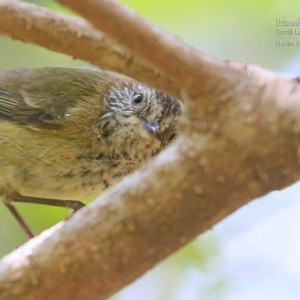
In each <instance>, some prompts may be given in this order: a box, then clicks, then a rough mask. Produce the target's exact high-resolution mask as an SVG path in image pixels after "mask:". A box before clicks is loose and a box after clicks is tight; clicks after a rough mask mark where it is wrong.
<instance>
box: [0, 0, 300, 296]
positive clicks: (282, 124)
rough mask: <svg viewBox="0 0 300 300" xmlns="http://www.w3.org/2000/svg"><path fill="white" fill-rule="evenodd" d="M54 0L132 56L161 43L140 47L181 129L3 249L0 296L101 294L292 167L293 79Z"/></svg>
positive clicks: (295, 151)
mask: <svg viewBox="0 0 300 300" xmlns="http://www.w3.org/2000/svg"><path fill="white" fill-rule="evenodd" d="M2 2H3V1H2ZM9 2H11V1H9ZM61 2H63V3H65V4H66V3H68V5H70V7H72V8H73V9H76V11H78V12H79V13H82V15H84V17H86V18H87V19H88V20H90V21H91V22H93V23H94V24H95V26H98V27H99V28H101V29H102V31H103V32H106V31H107V33H109V34H110V35H111V36H113V37H114V38H115V40H117V41H120V42H121V41H122V42H123V43H124V44H125V45H126V46H127V47H128V48H129V47H131V46H132V47H131V50H132V51H133V52H136V53H138V54H139V55H143V53H144V52H143V47H144V48H145V49H146V48H147V47H149V45H153V44H155V41H157V40H159V41H160V42H159V45H160V48H159V49H160V53H159V54H158V53H154V51H152V52H153V54H151V52H147V51H146V52H145V59H147V60H148V63H149V62H150V61H151V63H152V64H153V66H155V67H157V68H159V69H161V70H164V72H165V74H169V76H170V78H172V80H171V81H172V82H181V85H180V87H181V88H182V89H183V91H184V92H183V95H184V97H185V112H184V115H183V117H182V118H181V121H180V133H181V135H180V137H179V138H178V139H177V140H176V141H175V142H174V143H173V145H171V146H170V147H169V148H168V149H166V150H165V151H164V152H162V153H161V154H160V155H158V156H157V157H156V158H155V159H154V160H152V161H151V162H149V163H148V164H147V165H145V166H144V167H143V168H141V169H140V170H138V171H136V172H135V173H134V174H132V175H130V176H128V177H127V178H126V179H125V180H123V181H122V182H121V183H119V184H118V185H116V186H115V187H113V188H112V189H111V190H110V191H109V192H108V193H106V194H105V195H104V196H102V197H100V198H99V199H98V200H96V201H94V202H93V203H92V204H91V205H89V206H88V207H86V208H84V209H82V210H81V211H79V212H77V213H76V214H75V215H74V216H72V217H71V218H70V219H68V220H67V221H65V222H63V223H61V224H59V225H57V226H56V227H55V228H52V229H50V230H48V231H46V232H44V233H43V234H41V235H40V236H38V237H36V238H35V239H33V240H31V241H29V242H28V243H27V244H26V245H24V246H22V247H20V248H19V249H17V250H15V251H14V252H13V253H12V254H10V255H8V256H6V257H5V258H4V259H3V260H2V261H1V262H0V299H1V300H10V299H16V300H18V299H22V300H29V299H58V300H59V299H75V300H76V299H86V300H89V299H106V298H107V297H108V296H109V295H111V294H113V293H115V292H116V291H118V290H119V289H120V288H122V287H124V286H125V285H126V284H128V283H130V282H132V281H133V280H134V279H136V278H137V277H138V276H140V275H141V274H143V273H144V272H146V271H147V270H149V269H150V268H152V267H153V266H155V265H156V264H157V263H159V262H160V261H161V260H163V259H164V258H166V257H167V256H168V255H170V254H171V253H173V252H175V251H176V250H177V249H179V248H180V247H181V246H183V245H185V244H186V243H188V242H189V241H191V240H193V239H194V238H195V237H196V236H197V235H199V234H200V233H202V232H204V231H206V230H207V229H208V228H211V227H212V226H213V225H214V224H216V222H218V221H220V220H222V219H223V218H224V217H226V216H228V215H229V214H230V213H232V212H233V211H235V210H236V209H237V208H239V207H241V206H242V205H244V204H246V203H248V202H249V201H251V200H252V199H254V198H257V197H259V196H262V195H264V194H266V193H267V192H270V191H273V190H276V189H281V188H284V187H286V186H288V185H290V184H292V183H293V182H295V181H296V180H297V179H298V178H299V175H300V168H299V155H300V150H299V149H300V147H299V138H298V136H299V130H300V122H299V120H300V107H299V106H300V101H299V97H300V91H299V82H298V81H299V80H298V79H293V78H287V77H284V76H281V75H279V74H276V73H273V72H270V71H267V70H265V69H263V68H261V67H258V66H253V65H249V64H245V63H241V62H239V63H238V62H221V61H217V60H214V59H212V58H208V57H206V56H204V55H202V54H201V53H199V52H197V51H196V50H194V49H191V48H189V47H188V46H187V45H184V44H182V43H181V42H180V41H179V40H176V39H173V38H170V37H169V35H167V34H166V33H163V32H161V31H159V30H158V29H157V28H153V27H152V26H151V25H149V24H148V23H145V24H147V25H145V24H144V21H143V20H142V19H140V18H136V16H135V17H134V19H135V20H136V22H138V23H137V24H135V26H131V25H130V24H131V23H130V22H131V21H130V12H128V11H127V10H123V9H124V8H122V7H121V6H120V4H117V3H115V2H113V1H104V0H103V1H92V0H88V1H84V2H83V1H71V0H61ZM81 5H82V6H81ZM92 5H95V6H92ZM101 5H111V6H109V7H110V8H111V9H113V10H114V11H116V12H117V13H116V14H114V13H113V12H112V14H110V15H109V20H110V22H108V23H112V24H114V22H120V23H118V24H119V26H121V27H122V28H124V27H128V28H129V29H130V33H131V35H132V36H133V37H134V36H136V37H138V39H139V40H140V41H144V42H142V43H140V45H139V46H136V44H137V43H132V42H131V43H128V44H126V43H127V42H126V41H125V40H126V39H125V37H126V35H127V34H128V33H127V32H126V31H125V29H124V30H123V31H122V32H121V33H119V32H118V30H114V29H113V25H111V27H109V25H107V24H106V23H107V22H104V23H101V24H100V23H97V22H96V21H95V20H94V16H95V15H97V16H98V18H99V19H101V18H103V17H104V15H101V13H106V14H108V13H109V12H110V11H109V9H110V8H107V7H106V8H105V7H102V6H101ZM86 7H89V8H90V9H89V10H86ZM107 9H108V11H107ZM120 10H121V12H122V14H121V15H119V14H120ZM117 17H118V18H119V19H118V21H117V20H116V18H117ZM106 18H108V15H106ZM124 18H125V19H124ZM126 18H129V19H126ZM137 25H138V26H137ZM144 25H145V26H146V27H145V26H144ZM143 27H144V30H141V28H143ZM107 28H108V29H107ZM152 30H153V32H154V33H155V34H151V32H152ZM147 34H148V35H147ZM122 35H124V36H122ZM158 36H159V37H158ZM143 38H144V39H145V40H143ZM151 38H153V39H154V40H152V39H151ZM29 40H30V37H29V38H28V41H29ZM62 43H63V41H62ZM147 43H148V45H147ZM145 49H144V50H145ZM87 51H89V50H88V49H87ZM172 53H173V54H172ZM164 59H165V60H168V62H164ZM178 69H180V70H185V71H184V72H183V71H182V72H181V71H180V72H176V70H178ZM156 80H158V79H157V78H154V79H152V83H153V85H155V86H156V84H157V86H158V85H159V83H156ZM146 82H147V83H150V81H149V82H148V81H146ZM197 83H198V84H197ZM171 90H172V88H171ZM173 92H174V94H176V92H175V88H174V90H173Z"/></svg>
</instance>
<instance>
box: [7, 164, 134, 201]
mask: <svg viewBox="0 0 300 300" xmlns="http://www.w3.org/2000/svg"><path fill="white" fill-rule="evenodd" d="M135 168H136V166H134V165H133V164H132V165H130V164H129V165H128V164H127V166H126V167H125V168H124V166H121V165H119V164H118V165H112V164H107V163H103V161H97V160H94V161H88V162H84V163H82V162H80V163H73V164H64V165H62V164H57V163H56V164H52V165H49V164H47V165H43V164H42V163H40V164H39V166H38V167H37V168H35V169H26V168H24V167H20V168H19V169H18V170H17V171H16V172H15V176H14V177H13V178H12V179H11V180H10V182H9V185H10V186H11V187H12V189H13V191H14V192H18V193H19V194H21V195H23V196H31V197H37V198H48V199H61V200H79V199H83V198H85V197H88V196H92V195H97V194H99V193H100V192H101V191H103V190H104V189H106V188H107V187H109V186H111V185H113V184H115V183H117V182H118V181H120V180H121V179H122V178H123V177H124V176H126V175H127V174H128V173H130V172H131V171H132V170H134V169H135Z"/></svg>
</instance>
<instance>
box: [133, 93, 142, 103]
mask: <svg viewBox="0 0 300 300" xmlns="http://www.w3.org/2000/svg"><path fill="white" fill-rule="evenodd" d="M143 99H144V97H143V95H142V94H138V95H135V96H134V97H133V103H134V104H139V103H141V102H142V101H143Z"/></svg>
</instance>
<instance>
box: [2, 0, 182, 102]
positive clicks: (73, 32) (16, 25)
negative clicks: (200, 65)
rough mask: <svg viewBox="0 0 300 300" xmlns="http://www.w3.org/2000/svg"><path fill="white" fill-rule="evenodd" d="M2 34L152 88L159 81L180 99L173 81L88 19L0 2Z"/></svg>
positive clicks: (159, 85) (160, 86) (12, 1)
mask: <svg viewBox="0 0 300 300" xmlns="http://www.w3.org/2000/svg"><path fill="white" fill-rule="evenodd" d="M0 34H2V35H4V36H7V37H11V38H13V39H18V40H21V41H23V42H26V43H32V44H36V45H39V46H42V47H46V48H47V49H50V50H53V51H56V52H60V53H64V54H67V55H70V56H72V57H74V58H79V59H82V60H85V61H87V62H90V63H92V64H94V65H96V66H99V67H101V68H103V69H109V70H112V71H116V72H119V73H123V74H125V75H128V76H130V77H135V78H137V79H138V80H140V81H145V82H147V83H148V84H149V85H151V82H155V83H156V88H158V89H164V90H167V91H169V92H170V93H172V94H173V95H175V96H179V89H178V87H177V85H176V84H174V82H172V80H170V79H168V78H167V77H166V76H165V75H164V74H162V73H160V72H158V71H157V70H155V69H154V68H153V67H151V66H149V64H147V63H145V62H144V61H143V60H142V59H139V58H137V57H136V56H134V55H133V54H132V53H131V52H130V51H128V50H125V48H124V47H121V46H120V45H117V44H116V43H114V42H113V41H112V40H110V39H109V38H107V37H105V36H104V35H103V34H102V33H101V32H100V31H98V30H96V29H95V28H93V26H91V25H90V24H89V23H88V22H87V21H85V20H84V19H81V18H75V17H68V16H66V15H63V14H60V13H56V12H53V11H51V10H49V9H46V8H42V7H39V6H37V5H34V4H30V3H26V2H21V1H16V0H0ZM153 78H156V79H155V80H154V79H153ZM157 79H159V80H157Z"/></svg>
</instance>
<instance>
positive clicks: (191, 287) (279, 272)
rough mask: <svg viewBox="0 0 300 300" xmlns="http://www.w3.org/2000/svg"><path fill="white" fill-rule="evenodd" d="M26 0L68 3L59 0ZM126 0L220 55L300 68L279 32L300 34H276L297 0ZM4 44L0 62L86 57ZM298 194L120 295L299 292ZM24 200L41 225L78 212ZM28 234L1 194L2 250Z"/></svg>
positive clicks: (216, 235)
mask: <svg viewBox="0 0 300 300" xmlns="http://www.w3.org/2000/svg"><path fill="white" fill-rule="evenodd" d="M28 2H36V3H37V4H38V5H42V6H46V7H48V8H50V9H53V10H57V11H61V12H65V13H70V12H69V11H68V10H66V9H64V8H63V7H61V6H60V5H58V4H57V3H56V2H55V1H50V0H37V1H28ZM122 2H123V3H124V4H126V5H128V6H129V7H131V8H132V9H134V10H135V11H137V12H138V13H140V14H141V15H143V16H145V17H146V18H148V19H149V20H151V21H152V22H154V23H156V24H158V25H160V26H161V27H163V28H164V29H166V30H168V31H170V32H171V33H173V34H175V35H177V36H178V37H179V38H181V39H182V40H184V41H186V42H187V43H189V44H190V45H193V46H194V47H196V48H198V49H200V50H201V51H203V52H205V53H208V54H210V55H213V56H215V57H217V58H220V59H238V60H244V61H248V62H251V63H256V64H260V65H263V66H265V67H266V68H270V69H272V70H276V71H279V72H283V73H286V74H290V75H298V74H299V73H300V72H299V71H298V70H300V68H299V67H300V46H297V45H295V46H276V43H277V44H278V42H279V41H287V40H289V41H294V42H295V43H296V42H297V41H298V37H299V40H300V35H299V36H297V35H289V36H288V35H276V29H278V28H279V29H281V30H282V29H290V28H295V29H299V30H300V26H299V27H297V26H292V27H278V26H276V19H278V18H280V19H286V20H289V19H293V20H298V18H300V6H299V5H298V3H297V2H296V1H294V0H266V1H258V0H255V1H247V2H242V1H238V0H227V1H222V0H214V1H204V0H143V1H140V0H123V1H122ZM0 53H1V55H0V68H1V69H9V68H21V67H44V66H86V65H88V64H86V63H84V62H82V61H79V60H73V59H72V58H70V57H68V56H65V55H62V54H58V53H54V52H51V51H48V50H45V49H42V48H40V47H37V46H33V45H28V44H24V43H21V42H18V41H12V40H11V39H8V38H4V37H0ZM0 154H1V153H0ZM295 163H296V162H295ZM299 195H300V184H295V185H293V186H292V187H289V188H287V189H285V190H283V191H277V192H273V193H271V194H269V195H267V196H265V197H263V198H261V199H257V200H255V201H252V202H251V203H250V204H248V205H246V206H245V207H243V208H242V209H240V210H238V211H237V212H235V213H234V214H232V215H231V216H230V217H228V218H227V219H225V220H223V221H222V222H220V223H219V224H218V225H216V226H215V227H214V228H213V229H212V230H210V231H208V232H206V233H205V234H203V235H202V236H200V237H198V238H197V239H196V240H195V241H194V242H193V243H191V244H189V245H188V246H186V247H184V248H183V249H181V250H180V251H178V252H177V253H176V254H174V255H172V256H171V257H170V258H168V259H166V260H165V261H164V262H163V263H161V264H160V265H159V266H157V267H155V268H154V269H153V270H151V271H150V272H148V273H147V274H146V275H144V276H143V277H141V278H140V279H139V280H137V281H136V282H135V283H133V284H131V285H129V286H128V287H126V288H125V289H123V290H122V291H121V292H119V293H118V294H117V295H115V296H114V297H112V299H113V300H129V299H139V300H148V299H149V300H150V299H151V300H153V299H157V300H160V299H164V300H166V299H167V300H168V299H172V300H194V299H195V300H196V299H206V300H219V299H226V300H238V299H253V300H254V299H255V300H259V299H262V300H268V299H272V300H292V299H297V300H298V299H300V284H299V281H300V238H299V236H300V202H299ZM16 206H17V208H18V210H19V211H20V212H21V214H22V215H23V217H24V219H25V220H26V221H27V222H28V223H29V225H30V226H31V228H32V229H33V230H34V231H35V232H36V233H39V232H41V231H43V230H44V229H46V228H48V227H50V226H52V225H53V224H55V223H57V222H59V221H60V220H62V219H64V218H65V217H66V216H67V215H68V214H69V213H70V212H68V211H66V210H65V209H59V208H52V207H46V206H39V205H31V204H23V205H21V204H17V205H16ZM99 230H101V228H100V229H99ZM26 240H27V239H26V237H25V235H24V233H23V232H22V230H21V229H20V228H19V226H18V225H17V224H16V222H15V221H14V219H13V218H12V216H11V215H10V214H9V212H8V211H7V210H6V208H5V207H4V205H2V204H1V203H0V257H2V256H4V255H5V254H8V253H9V252H10V251H12V250H13V249H14V248H16V247H18V246H19V245H21V244H22V243H24V242H25V241H26Z"/></svg>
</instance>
